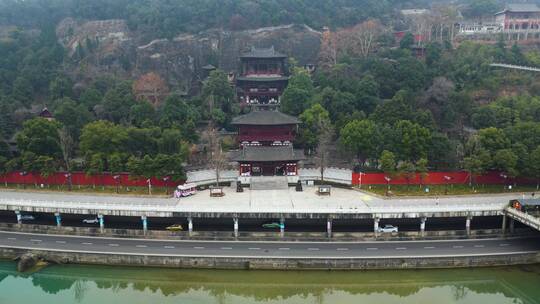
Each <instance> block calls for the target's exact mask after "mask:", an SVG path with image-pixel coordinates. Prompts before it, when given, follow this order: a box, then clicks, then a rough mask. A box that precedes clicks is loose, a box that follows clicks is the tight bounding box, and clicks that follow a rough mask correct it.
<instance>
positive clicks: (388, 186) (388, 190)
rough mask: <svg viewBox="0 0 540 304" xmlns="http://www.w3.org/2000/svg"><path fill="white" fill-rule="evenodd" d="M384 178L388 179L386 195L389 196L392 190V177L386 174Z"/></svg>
mask: <svg viewBox="0 0 540 304" xmlns="http://www.w3.org/2000/svg"><path fill="white" fill-rule="evenodd" d="M384 179H385V180H386V196H388V193H389V192H390V181H391V180H392V179H391V178H390V177H388V176H385V177H384Z"/></svg>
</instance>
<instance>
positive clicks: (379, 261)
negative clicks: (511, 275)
mask: <svg viewBox="0 0 540 304" xmlns="http://www.w3.org/2000/svg"><path fill="white" fill-rule="evenodd" d="M29 251H31V252H32V253H34V254H36V255H39V256H43V257H47V260H58V261H64V263H68V264H85V265H108V266H113V265H114V266H136V267H143V266H144V267H164V268H182V269H237V270H238V269H244V270H382V269H443V268H469V267H494V266H510V265H528V264H538V263H540V252H515V253H510V252H507V253H501V254H467V255H455V256H452V255H448V256H423V257H384V256H383V257H378V258H325V257H321V258H313V257H311V258H272V257H270V256H268V257H264V258H252V257H233V256H230V257H211V256H208V257H204V256H193V257H190V256H167V255H149V254H128V253H124V254H111V253H89V252H71V251H62V250H28V249H19V248H0V259H14V258H16V257H19V256H21V255H22V254H24V253H26V252H29Z"/></svg>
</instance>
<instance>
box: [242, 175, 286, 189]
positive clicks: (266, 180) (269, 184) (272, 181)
mask: <svg viewBox="0 0 540 304" xmlns="http://www.w3.org/2000/svg"><path fill="white" fill-rule="evenodd" d="M288 187H289V184H288V182H287V177H286V176H252V177H251V183H250V189H251V190H284V189H285V190H287V189H288Z"/></svg>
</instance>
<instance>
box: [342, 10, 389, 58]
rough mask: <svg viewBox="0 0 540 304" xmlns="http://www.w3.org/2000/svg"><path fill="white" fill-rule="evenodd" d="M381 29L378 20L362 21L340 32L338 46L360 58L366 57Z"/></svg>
mask: <svg viewBox="0 0 540 304" xmlns="http://www.w3.org/2000/svg"><path fill="white" fill-rule="evenodd" d="M382 31H383V27H382V25H381V23H380V22H379V21H378V20H374V19H372V20H367V21H364V22H362V23H360V24H358V25H356V26H354V27H353V28H351V29H348V30H344V31H342V33H341V35H340V39H339V44H340V46H341V47H342V48H343V49H346V50H347V51H349V52H351V53H352V54H355V55H359V56H361V57H364V58H365V57H368V56H369V55H370V54H371V51H372V50H373V48H374V46H375V41H376V39H377V37H378V36H379V35H380V34H381V33H382Z"/></svg>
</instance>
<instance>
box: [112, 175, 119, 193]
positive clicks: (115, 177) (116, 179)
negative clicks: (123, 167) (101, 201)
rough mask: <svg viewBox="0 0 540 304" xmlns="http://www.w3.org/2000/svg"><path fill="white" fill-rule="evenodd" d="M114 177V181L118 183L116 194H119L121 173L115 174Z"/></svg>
mask: <svg viewBox="0 0 540 304" xmlns="http://www.w3.org/2000/svg"><path fill="white" fill-rule="evenodd" d="M113 179H114V182H115V183H116V194H118V192H119V189H118V185H119V184H120V175H115V176H113Z"/></svg>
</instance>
